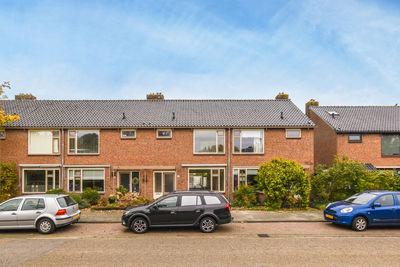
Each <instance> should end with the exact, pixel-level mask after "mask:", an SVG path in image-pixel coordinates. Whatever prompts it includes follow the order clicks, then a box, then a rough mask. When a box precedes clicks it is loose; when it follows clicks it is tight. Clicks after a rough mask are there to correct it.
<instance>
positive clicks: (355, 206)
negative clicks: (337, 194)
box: [324, 191, 400, 231]
mask: <svg viewBox="0 0 400 267" xmlns="http://www.w3.org/2000/svg"><path fill="white" fill-rule="evenodd" d="M324 218H325V220H327V221H329V222H333V223H336V224H342V225H350V226H351V227H352V228H353V230H355V231H364V230H366V229H367V227H368V226H370V225H400V192H394V191H391V192H389V191H365V192H361V193H357V194H355V195H353V196H351V197H349V198H347V199H345V200H343V201H337V202H333V203H330V204H329V205H328V206H327V207H326V208H325V210H324Z"/></svg>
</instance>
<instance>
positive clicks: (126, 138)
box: [121, 137, 136, 140]
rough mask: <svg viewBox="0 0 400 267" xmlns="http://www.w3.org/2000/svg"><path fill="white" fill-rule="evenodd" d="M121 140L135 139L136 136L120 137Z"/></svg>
mask: <svg viewBox="0 0 400 267" xmlns="http://www.w3.org/2000/svg"><path fill="white" fill-rule="evenodd" d="M121 139H122V140H135V139H136V137H121Z"/></svg>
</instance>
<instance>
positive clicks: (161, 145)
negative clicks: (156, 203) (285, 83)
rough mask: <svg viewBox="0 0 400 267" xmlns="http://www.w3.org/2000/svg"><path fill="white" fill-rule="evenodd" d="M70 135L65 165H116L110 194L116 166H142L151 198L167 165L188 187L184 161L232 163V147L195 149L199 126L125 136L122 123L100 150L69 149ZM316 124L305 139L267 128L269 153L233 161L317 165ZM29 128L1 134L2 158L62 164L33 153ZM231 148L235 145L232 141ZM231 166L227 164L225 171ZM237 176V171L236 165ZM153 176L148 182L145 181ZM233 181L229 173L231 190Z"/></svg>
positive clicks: (104, 136) (111, 184)
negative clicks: (156, 176)
mask: <svg viewBox="0 0 400 267" xmlns="http://www.w3.org/2000/svg"><path fill="white" fill-rule="evenodd" d="M67 134H68V131H65V132H64V139H65V147H64V152H65V161H64V164H65V165H111V166H112V169H111V170H109V169H108V168H106V169H105V176H106V177H105V184H106V195H109V194H111V193H114V192H115V187H116V185H117V178H114V177H110V176H109V171H112V170H115V168H116V166H140V167H141V168H142V169H141V170H139V171H140V176H141V178H140V182H141V191H142V193H143V194H144V195H146V196H147V197H149V198H152V196H153V171H154V170H163V168H162V167H160V168H157V169H154V168H152V167H151V168H150V167H148V168H146V166H174V167H175V170H174V171H175V172H176V189H177V190H187V189H188V168H187V167H182V164H227V163H228V153H225V154H223V155H194V154H193V130H192V129H174V130H173V135H172V139H156V129H138V130H137V133H136V136H137V137H136V139H133V140H132V139H121V138H120V130H119V129H102V130H101V131H100V154H99V155H68V153H67V152H68V147H67V144H68V142H67V136H68V135H67ZM225 135H226V136H225V152H227V151H228V145H227V144H228V130H226V131H225ZM313 142H314V140H313V130H312V129H303V130H302V138H301V139H286V136H285V129H268V130H266V131H265V138H264V152H265V153H264V154H263V155H236V154H233V155H231V167H232V168H234V167H246V166H249V167H251V166H258V165H259V164H260V163H262V162H264V161H269V160H270V159H271V158H273V157H283V158H288V159H294V160H296V161H298V162H299V163H301V164H303V165H307V166H309V167H310V170H312V169H313V167H314V165H313V157H314V151H313ZM27 143H28V131H27V130H7V139H6V140H0V160H2V161H9V160H14V161H15V162H16V163H17V164H61V156H32V155H28V145H27ZM231 149H233V147H232V145H231ZM67 174H68V168H66V170H65V179H64V181H65V182H64V185H65V188H67ZM227 174H228V171H227V170H226V168H225V177H226V178H227ZM231 180H232V171H231ZM145 181H147V182H145ZM227 186H228V182H227V179H226V185H225V188H226V191H227Z"/></svg>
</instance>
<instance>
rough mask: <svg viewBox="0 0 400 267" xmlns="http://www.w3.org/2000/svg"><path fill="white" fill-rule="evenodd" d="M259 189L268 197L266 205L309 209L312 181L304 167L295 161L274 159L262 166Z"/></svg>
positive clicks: (259, 171)
mask: <svg viewBox="0 0 400 267" xmlns="http://www.w3.org/2000/svg"><path fill="white" fill-rule="evenodd" d="M257 181H258V187H259V188H260V189H261V190H263V193H264V195H265V196H266V201H265V202H264V204H265V205H266V206H269V207H274V208H291V207H307V206H308V202H309V196H310V180H309V177H308V175H307V173H306V172H305V170H304V168H303V166H302V165H300V164H299V163H297V162H296V161H294V160H285V159H282V158H274V159H272V160H271V161H270V162H265V163H263V164H261V165H260V167H259V170H258V175H257Z"/></svg>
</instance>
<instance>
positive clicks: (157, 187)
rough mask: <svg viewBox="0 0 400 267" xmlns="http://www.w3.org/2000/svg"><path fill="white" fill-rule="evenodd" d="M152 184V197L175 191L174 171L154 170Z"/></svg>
mask: <svg viewBox="0 0 400 267" xmlns="http://www.w3.org/2000/svg"><path fill="white" fill-rule="evenodd" d="M153 185H154V188H153V189H154V194H153V197H154V198H155V199H156V198H158V197H160V196H162V195H165V194H167V193H170V192H173V191H175V172H172V171H155V172H154V183H153Z"/></svg>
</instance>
